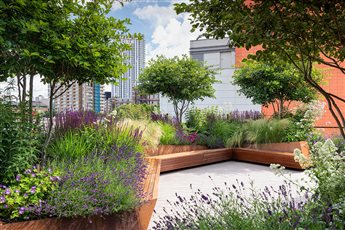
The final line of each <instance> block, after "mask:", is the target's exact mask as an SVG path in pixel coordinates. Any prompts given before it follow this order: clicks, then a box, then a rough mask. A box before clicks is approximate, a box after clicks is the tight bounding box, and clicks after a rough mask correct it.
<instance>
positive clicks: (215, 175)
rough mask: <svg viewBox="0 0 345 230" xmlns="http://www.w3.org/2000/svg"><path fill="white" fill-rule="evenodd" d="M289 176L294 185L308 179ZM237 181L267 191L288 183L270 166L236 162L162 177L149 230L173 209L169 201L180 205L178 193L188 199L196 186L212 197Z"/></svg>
mask: <svg viewBox="0 0 345 230" xmlns="http://www.w3.org/2000/svg"><path fill="white" fill-rule="evenodd" d="M285 172H286V173H287V174H288V176H289V178H291V179H292V180H294V181H297V180H299V179H301V178H305V179H306V178H307V175H306V174H305V173H304V172H302V171H294V170H285ZM210 177H211V178H212V180H211V179H210ZM236 179H238V180H239V181H240V182H241V181H242V182H243V183H244V184H245V187H248V188H249V187H250V181H253V182H254V186H255V188H257V189H263V188H264V187H265V186H273V187H274V188H278V187H279V185H281V184H283V183H284V180H285V179H284V178H282V177H281V176H278V175H275V173H274V171H273V170H272V169H270V168H269V166H265V165H257V164H251V163H244V162H236V161H227V162H222V163H216V164H212V165H207V166H200V167H195V168H191V169H185V170H179V171H175V172H169V173H162V174H161V176H160V179H159V188H158V200H157V204H156V208H155V211H156V213H154V214H153V218H152V219H151V223H150V227H149V229H150V228H151V227H152V226H153V221H154V220H158V217H159V216H160V215H163V214H164V213H163V207H165V208H166V209H167V210H169V209H170V208H169V207H170V205H169V203H168V202H167V200H169V201H176V196H175V193H177V194H178V195H181V196H184V197H187V198H188V197H190V195H192V194H193V193H194V192H193V191H192V190H191V188H190V185H191V184H192V187H193V190H194V191H196V190H197V189H200V190H201V191H202V192H203V193H204V194H205V193H208V194H211V193H212V188H213V187H215V186H218V187H225V185H224V182H227V184H228V186H230V185H232V184H236Z"/></svg>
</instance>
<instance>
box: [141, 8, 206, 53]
mask: <svg viewBox="0 0 345 230" xmlns="http://www.w3.org/2000/svg"><path fill="white" fill-rule="evenodd" d="M178 17H180V20H178V19H179V18H178ZM191 28H192V26H191V25H190V23H189V20H188V15H187V14H184V15H182V16H176V15H175V17H171V18H169V22H168V23H167V24H166V25H162V24H161V25H158V26H157V27H156V28H155V30H154V32H153V34H152V40H151V42H150V43H148V44H147V46H146V50H147V56H146V57H147V60H149V59H151V58H154V57H156V56H157V55H164V56H167V57H173V56H180V55H182V54H188V53H189V47H190V40H194V39H196V38H197V37H198V36H199V35H200V34H201V33H200V32H195V33H191V32H190V30H191Z"/></svg>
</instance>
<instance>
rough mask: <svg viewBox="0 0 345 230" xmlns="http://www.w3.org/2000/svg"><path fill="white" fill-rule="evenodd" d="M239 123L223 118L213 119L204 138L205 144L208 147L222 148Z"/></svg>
mask: <svg viewBox="0 0 345 230" xmlns="http://www.w3.org/2000/svg"><path fill="white" fill-rule="evenodd" d="M239 127H240V124H239V123H235V122H229V121H224V120H215V121H214V122H212V123H211V124H210V125H209V128H208V130H209V132H208V133H209V135H208V137H207V138H206V144H207V146H208V147H210V148H222V147H224V146H225V145H226V142H227V140H228V139H229V138H231V137H232V136H233V135H234V133H235V132H236V130H237V129H239Z"/></svg>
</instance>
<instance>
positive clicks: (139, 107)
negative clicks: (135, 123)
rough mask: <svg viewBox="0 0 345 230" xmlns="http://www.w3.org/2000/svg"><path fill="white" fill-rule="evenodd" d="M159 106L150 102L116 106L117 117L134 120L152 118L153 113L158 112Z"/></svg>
mask: <svg viewBox="0 0 345 230" xmlns="http://www.w3.org/2000/svg"><path fill="white" fill-rule="evenodd" d="M156 110H157V106H154V105H148V104H132V103H131V104H124V105H120V106H119V107H117V108H116V117H118V118H120V119H123V118H128V119H132V120H142V119H150V117H151V113H153V112H157V111H156Z"/></svg>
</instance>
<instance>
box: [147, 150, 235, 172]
mask: <svg viewBox="0 0 345 230" xmlns="http://www.w3.org/2000/svg"><path fill="white" fill-rule="evenodd" d="M231 155H232V150H231V149H227V148H223V149H207V150H196V151H190V152H180V153H172V154H166V155H159V156H154V157H148V159H159V160H161V172H167V171H172V170H177V169H182V168H189V167H193V166H199V165H205V164H210V163H215V162H221V161H226V160H230V159H231Z"/></svg>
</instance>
